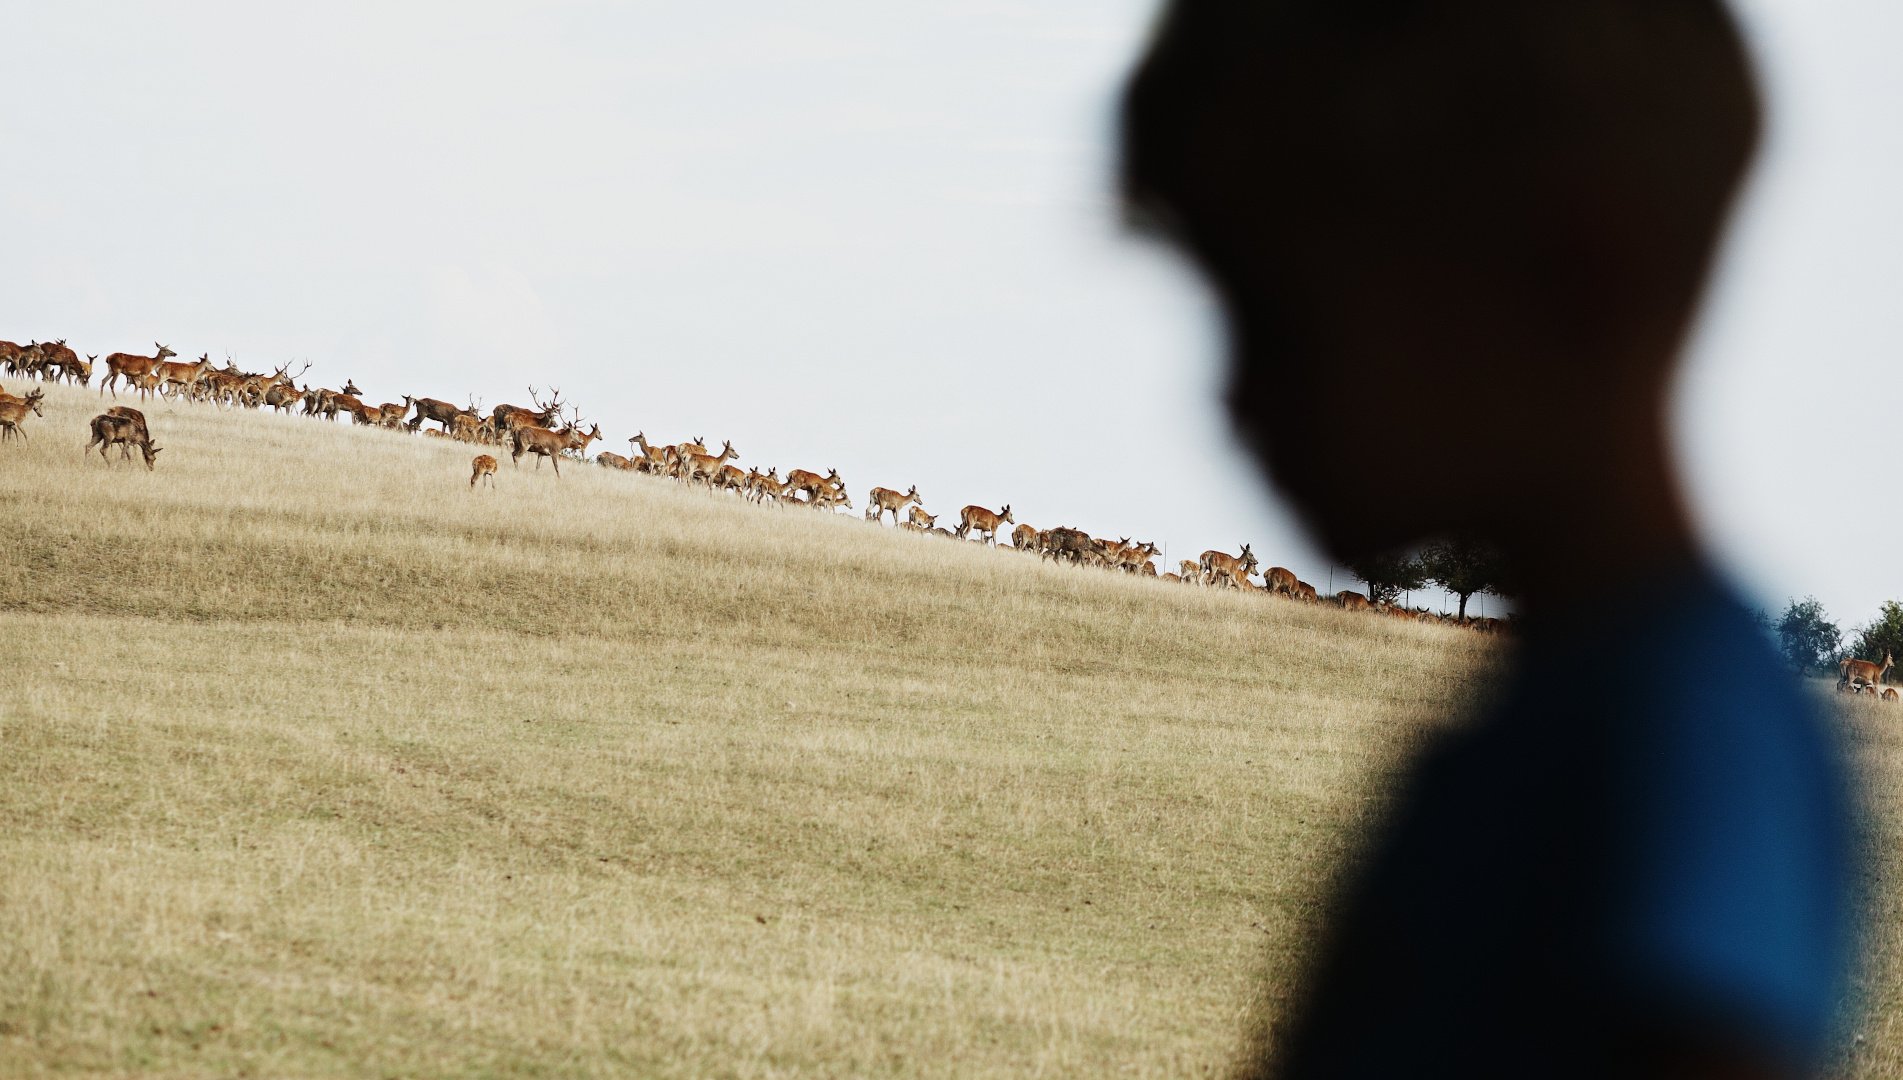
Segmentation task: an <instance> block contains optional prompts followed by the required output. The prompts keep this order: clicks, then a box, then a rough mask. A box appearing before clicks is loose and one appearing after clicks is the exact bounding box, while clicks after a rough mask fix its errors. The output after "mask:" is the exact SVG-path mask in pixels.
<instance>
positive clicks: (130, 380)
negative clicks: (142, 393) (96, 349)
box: [99, 341, 178, 397]
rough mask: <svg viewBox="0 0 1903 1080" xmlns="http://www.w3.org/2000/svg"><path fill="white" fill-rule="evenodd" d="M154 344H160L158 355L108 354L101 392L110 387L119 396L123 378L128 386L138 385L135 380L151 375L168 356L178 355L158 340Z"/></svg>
mask: <svg viewBox="0 0 1903 1080" xmlns="http://www.w3.org/2000/svg"><path fill="white" fill-rule="evenodd" d="M152 344H154V345H157V346H158V350H159V354H158V355H157V356H136V355H134V354H132V353H122V352H116V353H111V354H109V355H107V357H106V377H105V378H103V379H101V380H99V392H100V393H102V394H103V393H105V392H106V390H107V389H108V388H110V389H111V390H112V396H113V397H118V396H119V386H118V383H119V380H120V379H121V378H123V379H125V381H126V384H127V385H128V386H133V385H137V384H136V382H135V380H137V379H138V378H140V377H142V376H145V375H150V374H151V373H152V369H153V368H155V367H157V366H158V365H160V364H162V363H164V362H165V358H166V357H168V356H177V355H178V354H177V353H175V352H173V351H172V350H171V349H168V348H166V347H165V346H163V345H159V343H158V342H156V341H155V342H153V343H152Z"/></svg>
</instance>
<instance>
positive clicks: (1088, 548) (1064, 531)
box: [1038, 525, 1097, 563]
mask: <svg viewBox="0 0 1903 1080" xmlns="http://www.w3.org/2000/svg"><path fill="white" fill-rule="evenodd" d="M1046 535H1047V537H1048V539H1047V540H1046V542H1045V544H1044V547H1043V550H1041V551H1040V552H1038V561H1040V562H1042V561H1043V560H1044V559H1046V558H1049V559H1051V560H1052V561H1057V560H1064V559H1067V560H1069V561H1071V562H1074V563H1086V562H1091V561H1094V560H1095V559H1096V557H1097V542H1096V541H1095V540H1092V539H1091V538H1090V534H1089V533H1087V532H1085V531H1083V530H1082V529H1072V528H1067V527H1065V526H1062V525H1060V526H1058V527H1057V528H1055V529H1052V530H1051V531H1050V532H1049V533H1047V534H1046Z"/></svg>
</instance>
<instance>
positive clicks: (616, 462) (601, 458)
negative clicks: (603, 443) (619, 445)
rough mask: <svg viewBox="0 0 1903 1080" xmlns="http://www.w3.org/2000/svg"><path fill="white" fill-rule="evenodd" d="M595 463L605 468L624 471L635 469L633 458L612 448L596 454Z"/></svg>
mask: <svg viewBox="0 0 1903 1080" xmlns="http://www.w3.org/2000/svg"><path fill="white" fill-rule="evenodd" d="M595 464H597V465H599V466H601V467H602V468H604V469H620V470H621V471H623V472H632V471H634V461H633V460H632V459H630V458H626V457H622V456H621V455H620V454H617V453H615V452H614V451H612V450H603V451H602V452H601V453H599V454H596V455H595Z"/></svg>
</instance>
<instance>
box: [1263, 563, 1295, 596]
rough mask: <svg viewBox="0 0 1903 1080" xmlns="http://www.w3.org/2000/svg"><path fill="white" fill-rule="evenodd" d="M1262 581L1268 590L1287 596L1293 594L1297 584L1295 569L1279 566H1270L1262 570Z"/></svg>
mask: <svg viewBox="0 0 1903 1080" xmlns="http://www.w3.org/2000/svg"><path fill="white" fill-rule="evenodd" d="M1262 583H1263V584H1264V585H1267V586H1268V587H1269V591H1270V592H1272V593H1280V594H1281V595H1283V596H1287V597H1293V596H1294V595H1295V586H1296V585H1297V584H1298V582H1297V580H1296V577H1295V571H1293V570H1290V569H1288V568H1286V567H1281V566H1271V567H1269V568H1268V569H1267V570H1264V571H1262Z"/></svg>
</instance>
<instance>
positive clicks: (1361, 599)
mask: <svg viewBox="0 0 1903 1080" xmlns="http://www.w3.org/2000/svg"><path fill="white" fill-rule="evenodd" d="M1335 606H1337V607H1339V608H1341V610H1343V611H1373V610H1374V601H1372V600H1369V599H1368V598H1367V597H1365V596H1363V595H1361V594H1360V593H1358V592H1350V591H1342V592H1338V593H1336V594H1335Z"/></svg>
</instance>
